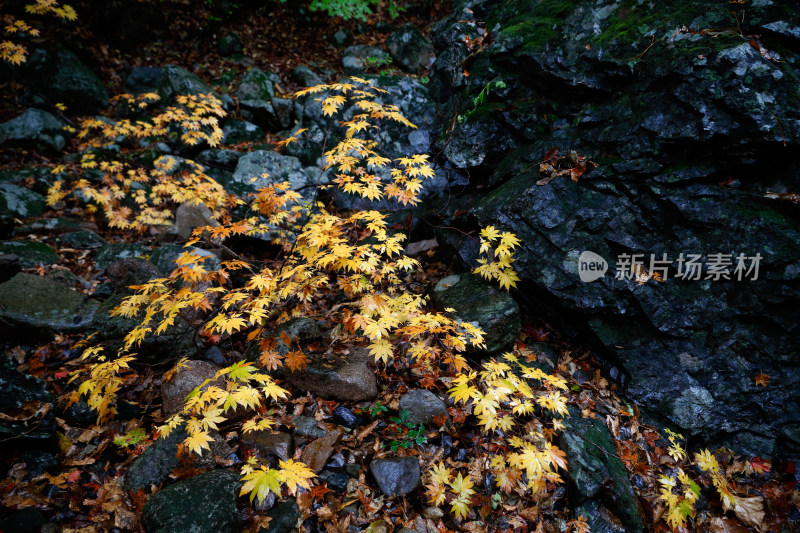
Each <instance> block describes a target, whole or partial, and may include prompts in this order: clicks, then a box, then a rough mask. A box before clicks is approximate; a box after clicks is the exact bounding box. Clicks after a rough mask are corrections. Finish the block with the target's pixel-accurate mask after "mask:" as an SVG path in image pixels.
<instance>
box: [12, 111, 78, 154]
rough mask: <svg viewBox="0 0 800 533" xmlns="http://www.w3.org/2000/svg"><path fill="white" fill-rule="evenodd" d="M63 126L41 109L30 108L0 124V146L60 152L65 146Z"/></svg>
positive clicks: (59, 121)
mask: <svg viewBox="0 0 800 533" xmlns="http://www.w3.org/2000/svg"><path fill="white" fill-rule="evenodd" d="M64 126H65V124H64V123H63V122H62V121H61V120H60V119H58V118H56V117H55V116H54V115H51V114H50V113H48V112H47V111H42V110H41V109H34V108H30V109H27V110H25V112H24V113H22V114H21V115H20V116H18V117H16V118H13V119H11V120H9V121H8V122H4V123H3V124H0V145H8V146H19V147H23V148H33V149H35V150H42V151H45V152H60V151H61V149H62V148H64V144H66V142H67V141H66V135H65V133H64Z"/></svg>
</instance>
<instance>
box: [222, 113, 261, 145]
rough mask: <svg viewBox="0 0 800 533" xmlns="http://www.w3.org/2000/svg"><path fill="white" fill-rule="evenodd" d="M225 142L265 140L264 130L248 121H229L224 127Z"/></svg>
mask: <svg viewBox="0 0 800 533" xmlns="http://www.w3.org/2000/svg"><path fill="white" fill-rule="evenodd" d="M222 134H223V139H222V140H223V142H224V143H225V144H237V143H240V142H258V141H261V140H263V139H264V130H262V129H261V128H260V127H258V126H256V125H255V124H253V123H252V122H247V121H246V120H236V119H228V120H226V121H225V122H224V123H223V125H222Z"/></svg>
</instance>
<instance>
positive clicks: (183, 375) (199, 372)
mask: <svg viewBox="0 0 800 533" xmlns="http://www.w3.org/2000/svg"><path fill="white" fill-rule="evenodd" d="M218 370H219V367H218V366H216V365H214V364H212V363H209V362H208V361H202V360H197V359H190V360H189V361H186V367H185V368H182V369H181V370H179V371H178V372H177V373H176V374H175V375H174V376H172V379H170V380H169V381H165V382H163V383H162V384H161V400H162V401H163V405H162V407H161V410H162V412H163V413H164V415H165V416H171V415H174V414H175V413H178V412H180V411H181V410H183V406H184V402H185V400H186V396H187V395H188V394H189V393H190V392H192V391H193V390H194V389H195V388H197V387H199V386H200V385H202V384H203V382H204V381H205V380H207V379H208V380H211V379H212V378H213V377H214V375H215V374H216V373H217V371H218ZM210 386H216V387H220V388H222V389H224V388H225V380H224V379H222V378H219V379H217V380H215V381H209V382H208V384H206V385H205V386H204V387H203V389H201V390H205V389H206V388H207V387H210Z"/></svg>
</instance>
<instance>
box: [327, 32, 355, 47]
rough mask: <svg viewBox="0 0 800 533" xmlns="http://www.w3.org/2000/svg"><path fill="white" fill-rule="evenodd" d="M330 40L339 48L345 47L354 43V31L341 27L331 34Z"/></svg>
mask: <svg viewBox="0 0 800 533" xmlns="http://www.w3.org/2000/svg"><path fill="white" fill-rule="evenodd" d="M329 41H330V42H331V44H332V45H333V46H335V47H337V48H344V47H345V46H350V45H351V44H353V32H351V31H350V30H349V29H347V28H339V29H338V30H336V31H335V32H334V33H333V35H331V36H330V39H329Z"/></svg>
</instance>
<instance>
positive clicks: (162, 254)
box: [150, 244, 220, 275]
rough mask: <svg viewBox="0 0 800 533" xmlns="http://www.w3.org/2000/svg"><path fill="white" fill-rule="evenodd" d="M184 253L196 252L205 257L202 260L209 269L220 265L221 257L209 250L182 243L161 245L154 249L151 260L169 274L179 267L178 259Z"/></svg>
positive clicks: (160, 269) (164, 272)
mask: <svg viewBox="0 0 800 533" xmlns="http://www.w3.org/2000/svg"><path fill="white" fill-rule="evenodd" d="M183 253H190V254H196V255H199V256H201V257H203V258H204V259H203V260H202V261H201V264H202V265H203V266H204V267H205V268H206V269H208V270H210V269H216V268H218V267H219V264H220V261H219V257H217V256H216V255H214V254H213V253H211V252H209V251H208V250H203V249H202V248H197V247H196V246H188V247H187V246H182V245H180V244H164V245H162V246H159V247H158V248H156V249H155V250H153V253H152V254H151V255H150V261H151V262H152V263H153V264H154V265H155V266H156V268H157V269H158V270H159V271H160V272H161V273H162V274H165V275H169V274H170V273H171V272H172V271H173V270H175V269H176V268H178V263H177V262H176V261H177V260H178V258H179V257H180V256H181V254H183Z"/></svg>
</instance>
